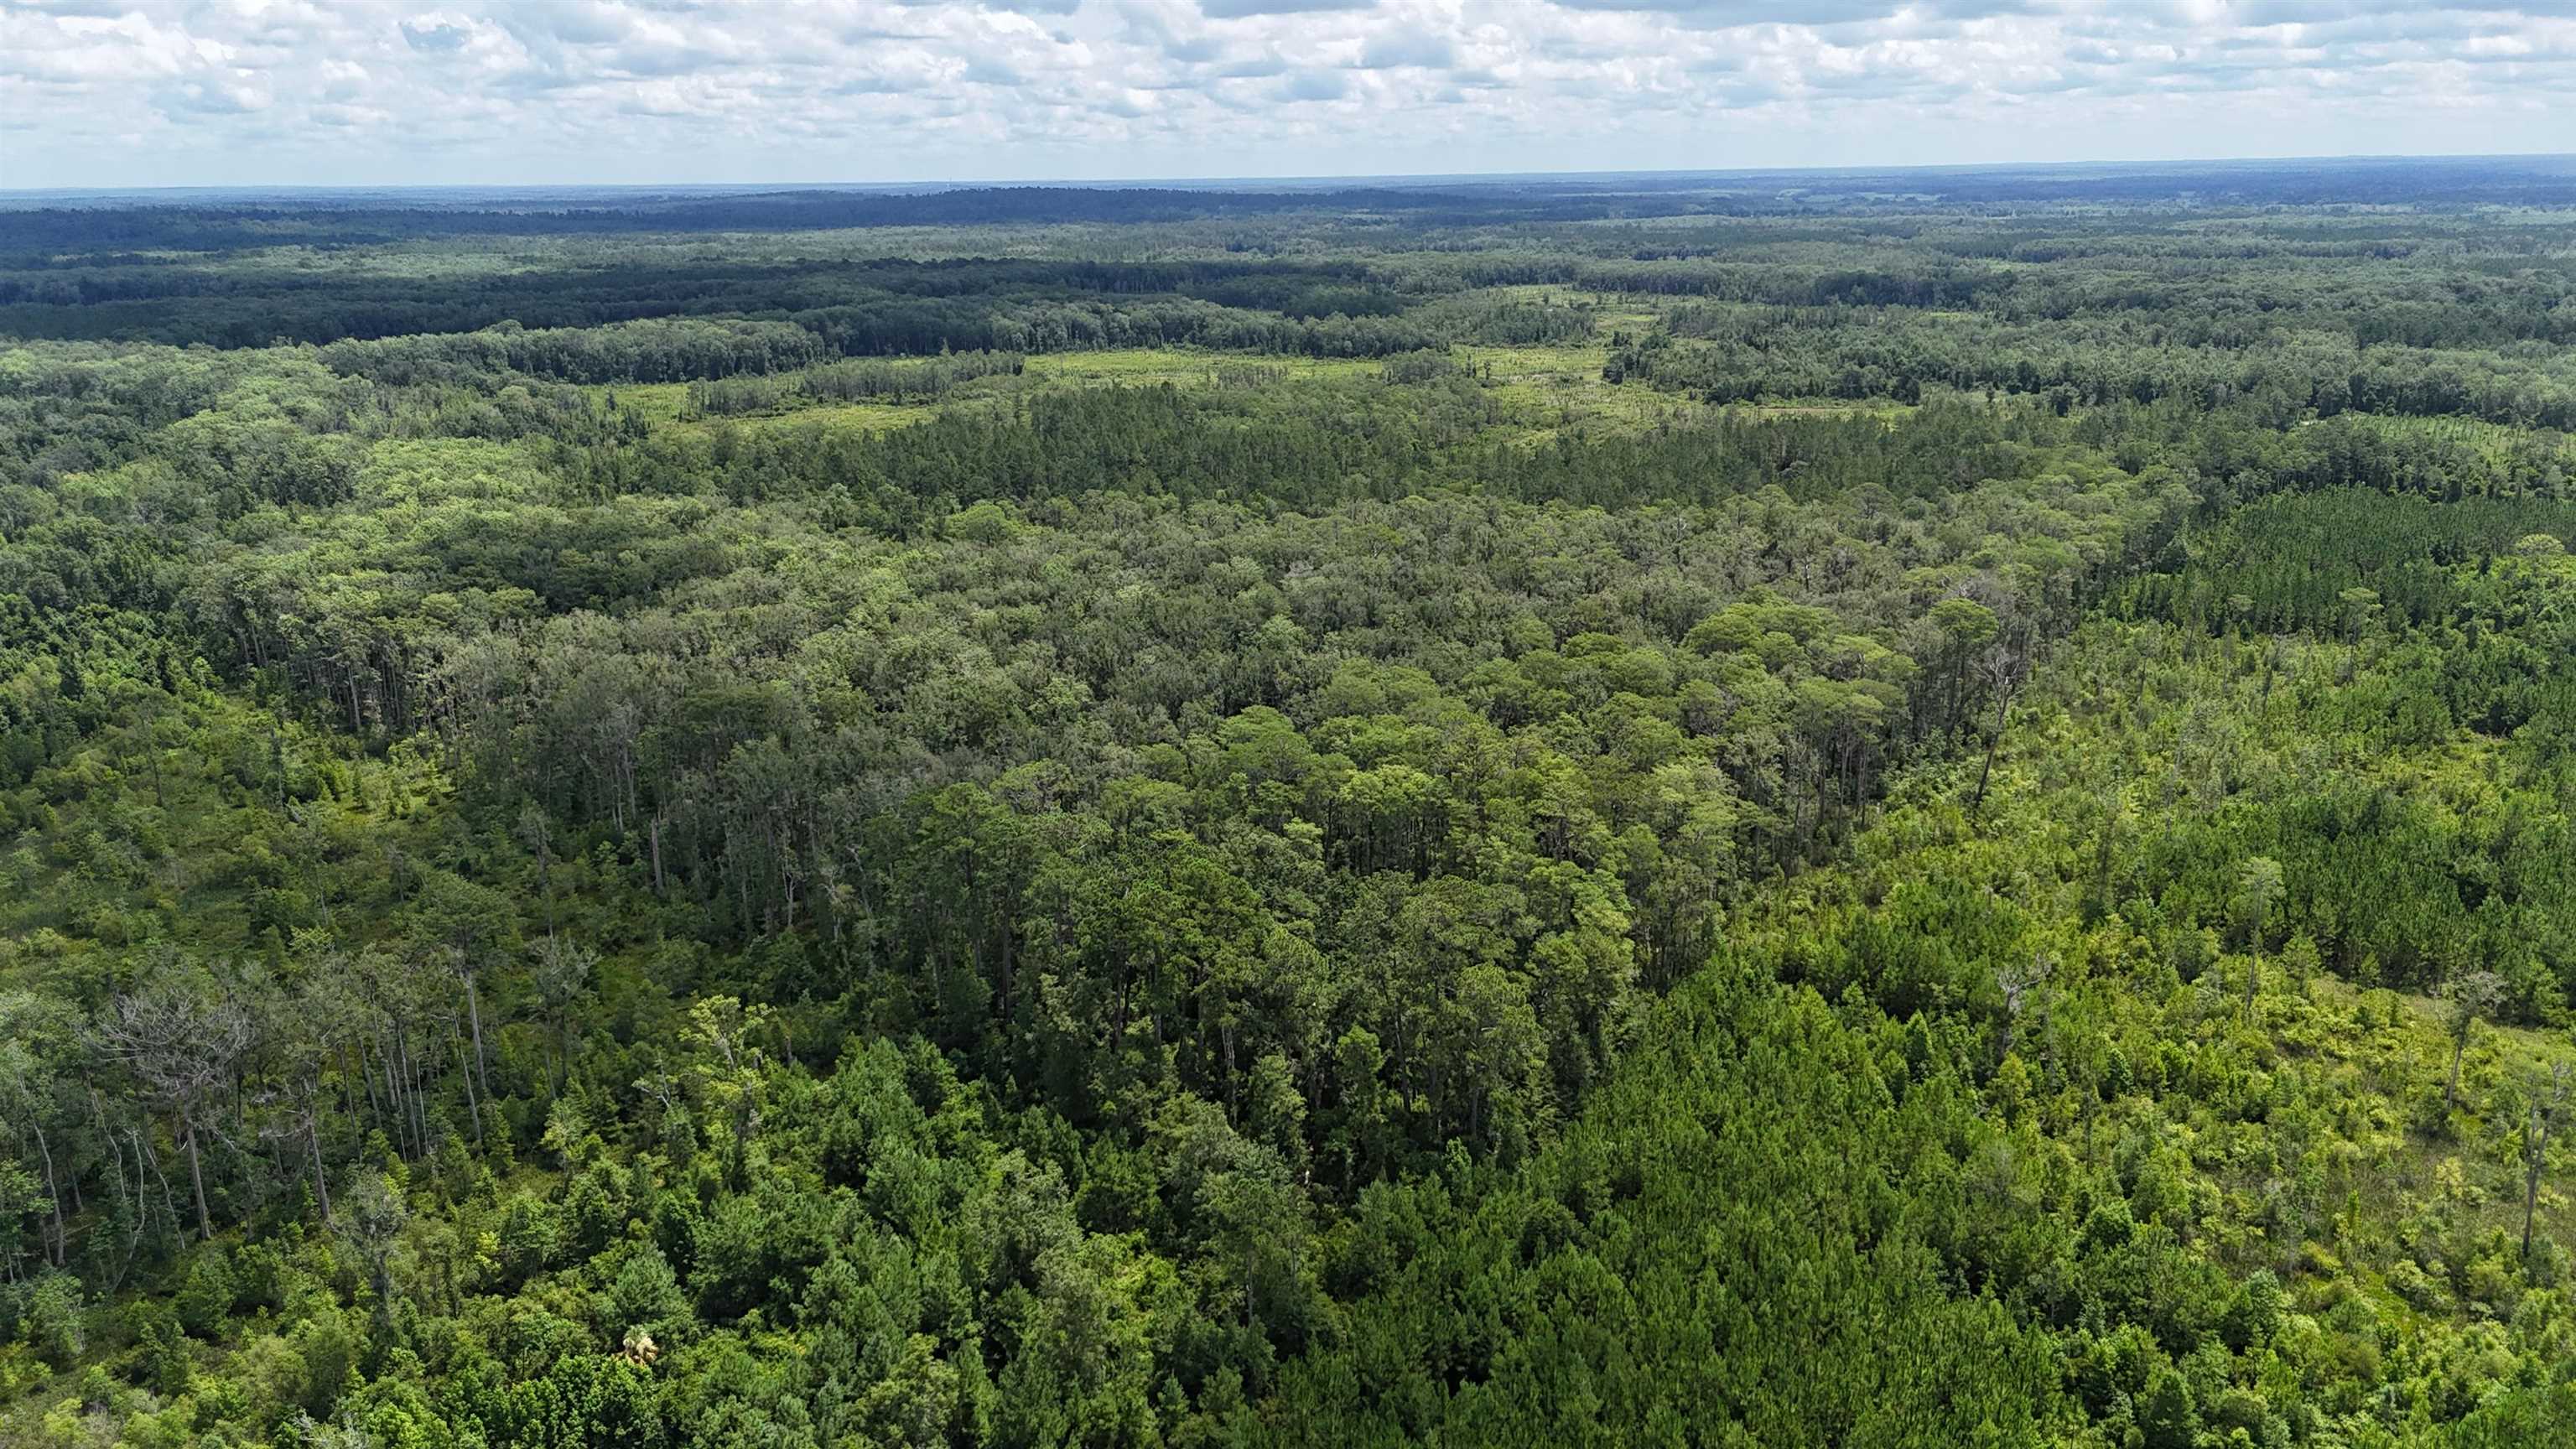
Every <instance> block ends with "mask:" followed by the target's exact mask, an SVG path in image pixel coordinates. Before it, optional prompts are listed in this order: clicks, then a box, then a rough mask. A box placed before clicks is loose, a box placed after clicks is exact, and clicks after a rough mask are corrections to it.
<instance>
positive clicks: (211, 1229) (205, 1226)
mask: <svg viewBox="0 0 2576 1449" xmlns="http://www.w3.org/2000/svg"><path fill="white" fill-rule="evenodd" d="M187 1147H188V1185H189V1186H191V1187H193V1188H195V1189H196V1190H197V1238H198V1240H199V1241H201V1242H208V1243H211V1242H213V1241H214V1240H215V1222H214V1215H213V1214H211V1213H209V1212H207V1211H206V1172H205V1168H204V1166H203V1165H202V1164H200V1163H199V1162H198V1160H197V1125H196V1124H195V1123H193V1122H191V1123H189V1124H188V1142H187Z"/></svg>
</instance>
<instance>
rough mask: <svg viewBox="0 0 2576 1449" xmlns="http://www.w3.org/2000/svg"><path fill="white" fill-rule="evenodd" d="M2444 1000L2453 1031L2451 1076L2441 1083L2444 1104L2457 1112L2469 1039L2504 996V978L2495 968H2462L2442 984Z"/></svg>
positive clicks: (2446, 1023)
mask: <svg viewBox="0 0 2576 1449" xmlns="http://www.w3.org/2000/svg"><path fill="white" fill-rule="evenodd" d="M2442 999H2443V1003H2444V1004H2443V1011H2442V1022H2443V1025H2444V1026H2446V1027H2448V1028H2449V1029H2450V1033H2451V1075H2450V1079H2449V1080H2448V1081H2447V1082H2445V1083H2444V1084H2443V1086H2442V1106H2443V1108H2444V1109H2445V1110H2448V1111H2457V1110H2458V1109H2459V1105H2460V1063H2461V1061H2462V1060H2463V1059H2465V1058H2466V1057H2467V1056H2468V1054H2469V1038H2470V1037H2471V1036H2472V1035H2474V1034H2476V1032H2477V1029H2478V1020H2479V1018H2481V1017H2484V1016H2486V1015H2487V1014H2488V1013H2490V1012H2492V1011H2494V1010H2495V1008H2496V1003H2497V1002H2499V1001H2501V1000H2503V999H2504V979H2503V978H2502V977H2500V976H2498V975H2496V974H2495V973H2494V972H2492V971H2463V972H2460V973H2459V974H2457V975H2455V976H2453V977H2452V978H2451V979H2450V980H2449V981H2448V982H2446V983H2444V984H2443V987H2442Z"/></svg>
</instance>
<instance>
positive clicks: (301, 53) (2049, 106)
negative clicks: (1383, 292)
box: [0, 0, 2576, 187]
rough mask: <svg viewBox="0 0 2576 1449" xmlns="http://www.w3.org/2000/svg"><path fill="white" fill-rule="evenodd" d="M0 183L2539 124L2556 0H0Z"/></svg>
mask: <svg viewBox="0 0 2576 1449" xmlns="http://www.w3.org/2000/svg"><path fill="white" fill-rule="evenodd" d="M0 129H5V131H6V134H7V135H8V139H7V140H6V141H5V142H0V187H45V186H91V185H99V184H118V183H130V184H153V185H166V184H219V183H227V182H233V183H269V182H285V181H311V182H326V183H356V182H400V181H423V182H474V181H493V182H507V181H583V180H596V181H637V182H644V181H684V180H739V181H768V180H811V179H816V178H832V177H843V178H847V179H852V180H875V179H881V180H916V179H937V178H946V177H962V176H975V177H1028V178H1033V179H1036V178H1063V177H1104V176H1131V177H1149V176H1174V175H1209V174H1224V175H1257V174H1274V175H1279V174H1304V175H1311V174H1318V173H1326V172H1334V171H1344V172H1388V171H1405V170H1414V171H1426V172H1428V171H1437V172H1451V171H1459V170H1468V169H1490V170H1528V169H1532V168H1536V167H1562V168H1601V167H1616V168H1623V169H1625V168H1647V167H1698V166H1737V165H1758V164H1881V163H1899V162H1945V161H1950V162H1962V161H1964V162H1976V161H1997V160H2012V159H2073V158H2077V157H2084V156H2111V157H2123V156H2125V157H2134V158H2144V157H2157V156H2179V155H2225V154H2240V155H2241V154H2272V155H2281V154H2298V153H2317V152H2346V153H2348V152H2363V151H2381V152H2389V151H2435V150H2448V151H2493V150H2516V151H2548V150H2560V151H2564V150H2576V0H2525V3H2521V4H2515V3H2512V0H1807V3H1802V4H1799V5H1796V6H1788V5H1781V4H1777V3H1769V4H1765V3H1757V0H0Z"/></svg>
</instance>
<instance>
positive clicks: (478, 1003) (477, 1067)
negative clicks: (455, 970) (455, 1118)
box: [465, 972, 492, 1130]
mask: <svg viewBox="0 0 2576 1449" xmlns="http://www.w3.org/2000/svg"><path fill="white" fill-rule="evenodd" d="M465 1019H466V1020H467V1021H468V1022H470V1023H472V1024H473V1027H474V1075H475V1076H476V1077H477V1078H478V1079H480V1080H481V1082H482V1083H483V1095H484V1096H486V1097H489V1096H491V1095H492V1078H491V1075H490V1074H489V1073H488V1072H487V1071H485V1069H484V1066H483V1002H482V998H481V996H480V995H479V994H478V993H477V992H476V991H475V989H474V977H473V975H472V973H470V972H469V973H467V975H466V977H465ZM478 1121H479V1119H478ZM478 1130H479V1128H478Z"/></svg>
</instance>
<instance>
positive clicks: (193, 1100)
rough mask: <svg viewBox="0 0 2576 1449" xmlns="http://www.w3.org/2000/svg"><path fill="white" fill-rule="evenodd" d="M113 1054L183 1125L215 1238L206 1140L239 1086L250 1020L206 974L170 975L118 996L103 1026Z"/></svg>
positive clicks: (104, 1042)
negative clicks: (218, 992) (221, 1106)
mask: <svg viewBox="0 0 2576 1449" xmlns="http://www.w3.org/2000/svg"><path fill="white" fill-rule="evenodd" d="M97 1036H98V1040H99V1044H100V1046H101V1047H102V1048H103V1049H104V1050H105V1051H106V1053H107V1054H108V1055H109V1056H111V1057H113V1058H115V1059H116V1060H118V1061H120V1062H122V1063H124V1065H125V1068H126V1070H127V1071H129V1072H131V1073H132V1074H133V1075H134V1078H135V1081H136V1082H137V1083H138V1084H139V1085H140V1086H141V1087H142V1088H143V1089H144V1091H145V1092H147V1093H148V1094H150V1095H151V1096H152V1098H153V1099H154V1100H155V1101H156V1102H157V1103H158V1104H159V1105H160V1107H161V1109H162V1110H163V1111H165V1112H168V1113H169V1114H171V1116H172V1117H173V1118H175V1119H176V1120H177V1123H178V1128H179V1136H180V1147H181V1149H182V1150H183V1151H185V1152H186V1153H187V1154H188V1179H189V1183H190V1185H191V1186H192V1187H193V1188H194V1189H195V1192H196V1201H197V1235H198V1236H199V1237H201V1238H207V1239H211V1238H213V1237H214V1235H215V1227H214V1218H213V1214H212V1213H210V1212H209V1211H208V1209H207V1207H206V1174H205V1167H204V1165H203V1160H202V1154H201V1152H200V1144H199V1139H200V1138H201V1137H203V1136H204V1135H206V1134H207V1133H209V1132H212V1131H214V1130H215V1110H214V1109H215V1106H216V1104H217V1103H218V1102H219V1101H220V1100H221V1099H222V1097H223V1096H224V1095H225V1094H226V1093H227V1092H229V1091H230V1090H231V1088H232V1086H233V1080H234V1079H233V1073H234V1070H235V1068H236V1067H237V1066H238V1065H239V1064H240V1062H241V1059H242V1057H243V1055H244V1054H245V1053H246V1052H248V1051H249V1050H250V1047H251V1042H252V1034H251V1019H250V1015H249V1013H248V1012H246V1011H244V1010H243V1009H242V1008H241V1007H240V1006H239V1005H238V1004H237V1003H234V1002H230V1001H226V1000H223V999H221V998H219V997H218V996H217V995H216V994H215V992H214V985H213V983H212V982H211V981H209V980H206V979H205V978H204V977H203V976H202V975H200V976H195V977H191V978H188V979H184V980H183V979H178V978H175V977H169V976H165V977H163V978H161V979H159V980H157V981H155V982H154V983H152V984H151V985H148V986H146V987H145V988H144V989H142V990H141V991H138V992H135V993H134V994H132V995H130V996H119V997H117V998H116V1000H115V1002H114V1004H113V1005H112V1006H111V1007H110V1008H109V1010H108V1013H107V1015H106V1016H105V1017H104V1018H103V1019H102V1020H101V1021H100V1022H99V1024H98V1028H97Z"/></svg>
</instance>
